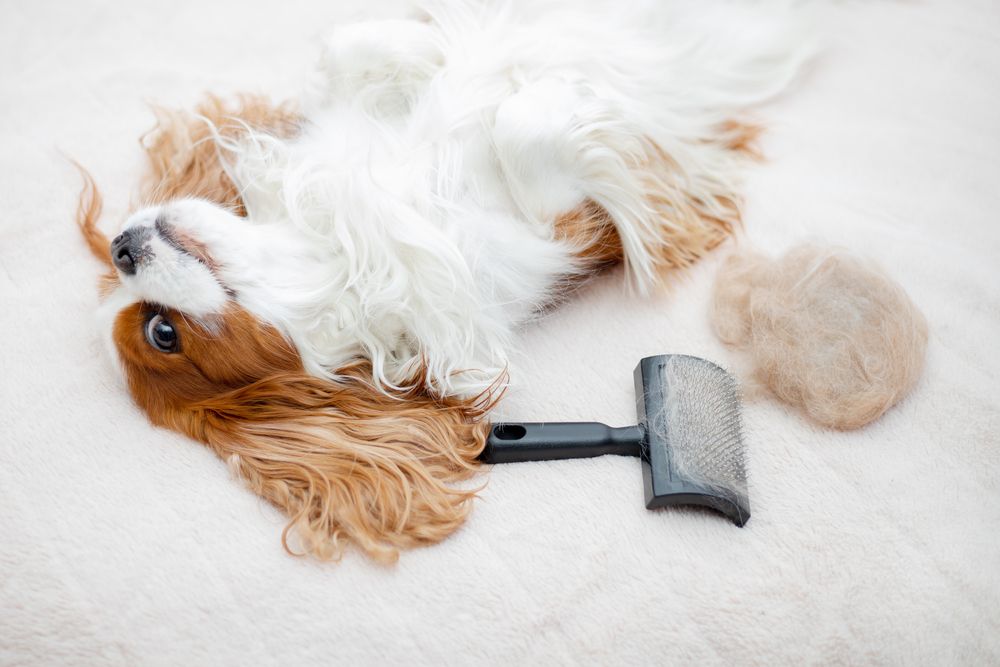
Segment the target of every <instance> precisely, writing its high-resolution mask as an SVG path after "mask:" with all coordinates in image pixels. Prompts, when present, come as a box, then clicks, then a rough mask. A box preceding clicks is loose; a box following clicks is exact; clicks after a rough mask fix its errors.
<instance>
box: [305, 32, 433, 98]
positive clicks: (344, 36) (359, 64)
mask: <svg viewBox="0 0 1000 667" xmlns="http://www.w3.org/2000/svg"><path fill="white" fill-rule="evenodd" d="M436 33H437V28H436V27H435V26H434V25H432V24H430V23H426V22H423V21H418V20H383V21H363V22H360V23H351V24H347V25H343V26H338V27H337V28H336V29H335V30H334V31H333V32H332V33H331V34H330V35H329V37H328V38H327V39H326V41H325V44H324V49H323V54H322V56H321V58H320V64H319V68H318V70H317V75H316V77H315V79H314V85H313V90H312V97H313V100H314V102H315V103H317V104H318V105H319V106H329V105H335V104H337V103H344V102H352V103H361V104H362V105H363V106H364V107H365V108H366V109H368V110H370V111H372V112H374V113H377V114H378V115H383V116H385V115H395V114H399V113H403V112H405V111H406V110H407V109H408V108H409V104H410V101H411V100H412V99H413V98H415V97H416V96H417V95H418V94H419V93H420V91H421V90H422V89H423V86H424V85H425V83H426V82H427V80H428V79H430V77H431V76H433V74H434V73H435V72H436V71H437V70H438V69H439V68H440V67H441V65H442V64H443V63H444V56H443V54H442V53H441V51H440V49H439V47H438V43H437V40H436Z"/></svg>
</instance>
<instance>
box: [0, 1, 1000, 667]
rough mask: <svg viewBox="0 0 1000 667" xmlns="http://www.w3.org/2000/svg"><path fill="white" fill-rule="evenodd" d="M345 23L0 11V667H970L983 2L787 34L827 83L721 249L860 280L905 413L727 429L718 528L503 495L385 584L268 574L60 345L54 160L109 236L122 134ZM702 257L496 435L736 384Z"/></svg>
mask: <svg viewBox="0 0 1000 667" xmlns="http://www.w3.org/2000/svg"><path fill="white" fill-rule="evenodd" d="M342 4H343V3H332V2H326V3H321V2H314V3H313V2H306V1H304V0H295V1H293V2H286V3H282V4H281V7H280V9H278V8H277V7H278V6H277V5H274V6H272V7H268V6H266V5H265V3H247V2H243V1H239V0H229V1H228V2H226V3H201V2H194V1H184V2H171V3H162V2H144V3H136V2H125V1H124V0H113V1H109V2H100V3H90V6H88V7H85V5H84V3H73V4H57V3H41V2H39V3H22V4H21V5H19V6H18V5H12V4H10V3H8V4H5V6H4V9H3V10H2V19H0V26H2V27H0V100H2V102H0V146H2V147H3V149H2V150H0V198H2V199H0V203H2V207H0V211H2V217H0V304H2V308H0V313H2V315H0V317H2V326H0V350H2V352H0V361H2V370H0V663H2V664H4V665H10V664H53V663H73V664H172V665H177V664H202V665H206V664H220V665H243V664H260V665H272V664H289V665H292V664H324V663H333V662H337V663H343V664H356V663H367V664H382V663H407V664H410V663H421V664H435V665H436V664H455V665H466V664H479V663H508V664H523V663H534V664H552V663H557V664H558V663H574V662H592V663H600V664H670V663H676V664H681V663H683V664H713V663H730V664H762V665H770V664H779V663H783V664H802V663H823V664H828V663H852V664H858V663H878V664H886V663H889V664H939V665H940V664H985V663H993V664H996V663H997V662H998V661H1000V405H998V401H1000V354H998V351H997V344H998V342H1000V225H998V224H997V215H998V213H997V212H998V211H1000V187H998V185H997V183H998V180H1000V157H998V156H1000V87H998V82H1000V9H998V5H997V3H996V2H994V1H993V0H978V1H970V2H962V3H959V2H950V1H949V0H937V1H936V2H930V1H927V2H922V1H913V2H900V3H894V2H893V3H890V2H886V3H882V2H870V3H862V2H845V3H836V4H831V5H818V6H814V7H813V8H814V10H815V11H817V12H818V14H819V19H820V20H819V25H820V26H821V30H822V32H823V33H824V34H825V35H826V37H827V40H828V47H827V50H826V52H825V53H824V55H823V56H822V57H821V58H820V59H819V60H818V61H817V62H816V64H815V65H814V66H813V67H812V68H811V69H810V70H809V71H808V72H807V73H806V74H805V76H804V77H803V78H802V80H801V81H800V82H799V83H798V84H797V86H796V88H795V90H794V91H792V92H790V94H789V95H787V96H786V97H784V98H783V99H781V100H779V101H777V102H776V103H774V104H773V105H771V106H770V107H769V108H767V109H764V110H761V112H760V116H761V117H763V118H766V119H768V120H769V122H770V127H771V129H770V132H769V133H768V135H767V137H766V139H765V141H764V147H765V149H766V152H767V154H768V155H769V158H770V160H769V162H768V163H766V164H764V165H761V166H759V167H758V168H756V169H754V170H753V171H752V173H751V174H750V177H749V182H748V186H747V191H746V192H747V216H746V220H747V235H748V237H749V239H750V241H752V242H753V243H754V244H756V245H757V246H759V247H761V248H763V249H764V250H767V251H770V252H778V251H780V250H783V249H784V248H786V247H788V246H789V245H791V244H793V243H796V242H798V241H801V240H807V239H808V240H818V241H823V242H831V243H836V244H841V245H843V246H846V247H848V248H852V249H854V250H857V251H862V252H865V253H868V254H869V255H871V256H873V257H875V258H876V259H877V260H878V261H880V262H881V263H882V265H883V266H884V267H885V268H886V269H887V270H888V271H889V272H890V273H891V274H893V275H894V276H895V277H896V278H897V279H898V280H899V281H900V282H901V283H902V284H903V285H904V286H905V287H906V288H907V289H908V290H909V292H910V294H911V295H912V297H913V299H914V300H915V302H916V303H917V304H918V305H919V306H920V307H921V308H922V309H923V310H924V312H925V313H926V315H927V317H928V320H929V322H930V327H931V340H930V346H929V352H928V363H927V370H926V374H925V376H924V378H923V380H922V381H921V383H920V385H919V386H918V388H917V389H916V391H915V393H914V394H913V395H912V396H911V397H910V398H909V399H907V400H906V401H905V402H904V403H902V404H901V405H899V406H898V407H897V408H896V409H894V410H892V411H890V412H889V413H888V414H887V415H886V416H885V417H884V418H882V419H881V420H879V421H878V422H876V423H875V424H873V425H871V426H870V427H868V428H866V429H864V430H861V431H857V432H852V433H837V432H830V431H826V430H823V429H820V428H818V427H815V426H813V425H811V424H810V423H809V422H807V421H805V420H804V419H803V418H802V417H800V416H799V415H798V414H796V413H795V412H794V411H791V410H789V409H786V408H785V407H782V406H781V405H779V404H776V403H775V402H773V401H769V400H762V401H756V402H753V403H750V404H749V405H747V407H746V421H747V427H748V444H749V459H750V465H751V472H752V480H751V484H750V492H751V498H752V503H753V512H754V513H753V518H752V519H751V521H750V523H749V524H748V525H747V526H746V528H744V529H742V530H739V529H737V528H735V527H733V526H732V525H730V524H728V523H726V522H725V521H724V520H722V519H720V518H717V517H716V516H714V515H711V514H708V513H705V512H691V511H662V512H647V511H646V510H644V509H643V507H642V490H641V483H640V473H639V466H638V463H637V462H636V461H634V460H618V459H613V458H610V457H605V458H603V459H599V460H586V461H578V462H563V463H540V464H522V465H512V466H509V467H504V468H497V469H495V470H494V471H493V472H492V473H491V474H490V475H489V485H488V486H487V487H486V489H485V490H484V491H483V492H482V498H481V500H479V501H478V503H477V507H476V509H475V511H474V513H473V515H472V517H471V520H470V521H469V522H468V524H467V525H466V526H465V527H464V529H463V530H461V531H460V532H459V533H458V534H456V535H455V536H454V537H453V538H452V539H450V540H448V541H446V542H445V543H443V544H441V545H439V546H435V547H432V548H426V549H420V550H417V551H411V552H409V553H405V554H404V555H403V557H402V560H401V561H400V563H399V564H398V565H397V566H395V567H390V568H385V567H380V566H377V565H374V564H372V563H371V562H369V561H367V560H365V559H364V558H363V557H362V556H361V555H359V554H358V553H357V552H352V553H349V554H348V555H347V557H346V558H345V559H344V561H343V562H341V563H340V564H318V563H315V562H312V561H308V560H302V559H296V558H292V557H289V556H288V555H286V554H285V553H284V552H283V551H282V550H281V548H280V546H279V541H278V540H279V533H280V530H281V526H282V525H283V521H282V518H281V517H280V516H279V515H278V514H277V513H276V512H275V511H274V510H273V509H271V508H270V507H268V506H266V505H264V504H263V503H262V502H260V501H258V499H257V498H256V497H254V496H253V495H251V494H250V493H249V492H247V491H245V490H243V488H242V487H241V486H240V485H239V484H237V483H236V482H234V481H233V480H232V479H230V477H229V474H228V473H227V471H226V469H225V466H224V465H223V464H222V463H221V462H219V461H218V460H216V458H215V457H214V456H213V455H212V454H211V453H209V452H208V451H207V450H205V449H204V448H202V447H200V446H198V445H197V444H194V443H192V442H190V441H188V440H186V439H184V438H182V437H180V436H177V435H174V434H172V433H169V432H165V431H162V430H157V429H154V428H152V427H150V426H149V425H148V424H147V422H146V421H145V419H144V417H143V416H142V415H141V414H140V413H139V411H138V410H137V409H136V408H135V407H133V405H132V404H131V403H130V401H129V399H128V397H127V396H126V394H125V393H124V390H123V389H122V387H121V385H120V384H119V382H118V381H117V379H116V378H115V376H114V374H113V373H112V371H111V369H110V367H109V365H108V364H107V363H106V361H105V360H104V359H103V358H102V352H101V349H100V346H99V344H98V339H97V335H96V333H95V331H94V329H93V328H92V326H91V322H92V312H93V310H94V304H95V301H96V298H97V297H96V293H95V289H94V285H93V281H94V278H95V276H96V274H97V270H98V265H97V263H96V262H95V261H94V260H93V259H91V258H90V257H89V256H88V255H87V254H86V252H85V250H84V246H83V244H82V242H81V240H80V239H79V238H78V236H77V234H76V232H75V230H74V229H73V226H72V224H71V222H70V219H71V211H72V209H73V206H74V201H75V199H74V198H75V195H76V192H77V189H78V186H79V179H78V177H77V175H76V174H75V173H74V172H73V170H72V169H71V167H69V165H68V164H67V162H66V160H65V159H64V158H63V157H62V156H61V155H60V153H59V152H58V151H59V150H61V151H63V152H65V154H67V155H70V156H73V157H76V158H78V159H80V160H82V161H83V162H85V163H86V165H87V166H88V167H89V168H90V169H91V170H92V171H93V172H94V174H95V176H96V177H97V180H98V182H99V183H100V184H101V186H102V187H103V189H104V192H105V194H106V195H107V200H108V202H109V210H108V211H107V216H106V222H107V223H108V225H109V226H111V224H117V222H118V221H119V220H120V219H121V215H122V214H123V213H124V212H125V210H126V208H127V200H128V194H129V191H130V188H131V187H132V185H133V184H134V182H135V179H136V176H137V169H138V168H139V167H140V164H141V156H140V152H139V149H138V147H137V145H136V144H135V139H136V137H138V136H139V134H140V133H141V132H143V131H144V130H145V129H147V128H148V127H149V126H150V125H151V115H150V113H149V112H148V109H147V107H146V106H144V104H145V102H146V101H159V102H163V103H168V104H172V105H184V106H186V105H190V104H192V103H193V102H194V101H195V100H196V99H197V98H198V96H199V95H200V94H201V92H202V91H205V90H214V91H223V92H225V91H238V90H246V89H251V90H261V91H265V92H268V93H272V94H274V95H276V96H279V97H280V96H284V95H288V94H291V93H293V92H294V91H295V90H296V88H297V86H298V85H299V83H300V81H301V78H302V76H303V75H304V72H305V71H306V68H307V66H308V65H309V64H310V62H311V60H312V58H313V57H314V54H315V40H314V39H313V38H314V37H315V36H317V35H318V34H319V33H320V32H321V29H322V27H323V26H324V25H327V24H329V23H330V22H332V21H333V20H335V19H337V18H339V17H341V16H344V15H346V10H345V9H344V7H342V6H338V5H342ZM356 4H357V5H359V6H360V8H361V9H360V11H361V12H362V13H364V14H366V15H373V14H378V15H383V14H388V13H391V11H390V8H387V7H383V6H382V5H377V6H371V5H370V3H362V2H358V3H356ZM140 5H141V6H140ZM720 258H721V255H717V256H715V257H713V258H711V259H709V260H708V261H705V262H703V263H702V264H701V265H699V266H698V267H697V268H695V269H694V270H692V271H689V272H687V273H686V274H685V275H683V276H680V277H678V280H677V282H676V288H675V289H674V290H673V291H672V293H670V294H664V295H661V296H659V297H658V298H655V299H652V300H639V299H637V298H635V297H632V296H630V295H628V294H627V292H626V291H625V290H624V289H622V288H621V286H620V281H619V280H618V278H620V276H619V275H615V274H613V275H610V276H606V277H604V278H601V279H599V280H598V281H596V282H595V283H594V284H592V285H591V286H589V287H587V288H586V289H585V290H583V291H582V292H581V294H579V296H578V298H576V299H575V300H574V301H572V302H571V303H569V304H568V305H566V306H565V307H563V308H561V309H560V310H558V311H557V312H555V313H554V314H552V315H551V316H549V317H547V318H546V319H545V320H544V321H543V322H541V323H539V324H537V325H535V326H532V327H530V328H529V329H528V330H527V331H526V332H525V334H524V339H525V346H524V347H525V355H524V358H523V360H522V361H521V363H520V364H519V366H518V367H517V368H516V369H515V372H516V379H517V381H518V385H517V387H516V389H515V390H514V391H513V392H512V393H511V395H510V397H509V399H508V400H507V401H506V403H505V405H504V407H503V414H504V415H506V416H509V417H515V418H522V419H567V420H569V419H599V420H605V421H607V422H609V423H612V424H625V423H628V422H630V420H632V419H633V418H634V407H633V403H632V385H631V371H632V368H633V366H634V364H635V362H636V361H637V360H638V359H639V358H640V357H641V356H644V355H648V354H655V353H661V352H668V351H669V352H685V353H691V354H697V355H702V356H706V357H709V358H712V359H715V360H718V361H720V362H721V363H723V364H726V365H730V366H733V365H735V363H736V357H735V355H734V354H733V353H732V352H731V351H729V350H727V349H726V348H724V347H723V346H722V345H721V344H719V343H718V342H717V341H716V340H715V339H714V338H713V336H712V335H711V334H710V331H709V328H708V324H707V313H706V304H707V297H708V294H709V291H710V287H711V283H712V278H713V275H714V271H715V268H716V267H717V265H718V262H719V259H720Z"/></svg>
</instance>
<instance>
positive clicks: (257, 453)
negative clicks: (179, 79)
mask: <svg viewBox="0 0 1000 667" xmlns="http://www.w3.org/2000/svg"><path fill="white" fill-rule="evenodd" d="M449 7H450V8H449V10H448V11H441V12H430V13H429V14H428V15H426V16H422V17H421V18H420V19H414V20H398V21H377V22H367V23H357V24H352V25H346V26H343V27H340V28H338V29H337V30H335V31H334V32H333V33H332V34H331V35H330V37H329V39H328V40H327V42H326V45H325V49H324V51H323V54H322V57H321V59H320V64H319V67H318V68H317V70H316V73H315V75H314V77H313V79H312V84H311V85H310V87H309V89H308V90H307V91H306V93H305V94H303V96H302V98H301V99H300V100H296V101H295V102H292V103H285V104H279V105H273V104H271V103H269V102H268V101H267V100H266V99H264V98H262V97H255V96H241V97H238V98H236V99H235V100H229V101H223V100H221V99H219V98H215V97H210V98H208V99H207V100H206V101H205V102H204V103H202V104H201V105H200V106H199V107H198V109H197V110H196V113H194V114H189V113H180V112H167V111H162V110H159V111H158V112H157V116H158V118H157V120H158V124H157V127H156V129H155V130H154V131H153V132H152V133H151V134H150V135H148V136H147V137H146V141H145V146H146V150H147V153H148V157H149V161H150V173H149V176H148V179H147V180H146V182H145V183H144V185H143V188H142V191H141V199H142V201H143V203H144V205H143V207H142V208H140V209H138V210H136V211H135V212H134V213H132V214H131V215H130V216H129V218H128V219H127V220H126V221H125V224H124V227H123V229H122V230H121V233H120V234H119V235H118V236H116V237H115V238H114V239H113V240H112V241H110V243H109V242H108V241H107V239H106V238H104V236H103V235H102V234H101V232H100V231H98V229H97V226H96V221H97V219H98V217H99V215H100V206H101V201H100V197H99V195H98V193H97V190H96V188H95V187H94V184H93V182H92V181H91V180H89V177H88V178H87V187H86V188H85V189H84V192H83V194H82V195H81V203H80V204H81V205H80V211H79V215H78V219H79V223H80V225H81V228H82V230H83V232H84V235H85V237H86V239H87V241H88V244H89V246H90V249H91V250H92V251H93V252H94V254H96V255H97V256H98V257H99V258H101V259H102V260H103V261H105V262H106V263H107V264H108V266H109V269H110V272H109V273H108V274H107V275H106V276H105V277H104V278H103V281H102V286H101V293H102V300H101V305H100V309H99V316H100V321H101V327H102V330H103V335H104V336H105V337H106V340H107V342H108V346H109V348H110V350H111V354H112V357H113V359H114V360H115V362H116V363H117V365H118V367H119V368H120V369H121V372H122V373H123V375H124V378H125V380H126V383H127V386H128V388H129V390H130V391H131V394H132V396H133V398H134V399H135V401H136V403H137V404H138V405H139V406H140V407H141V408H142V409H143V410H144V411H145V412H146V414H147V415H148V416H149V418H150V420H151V421H152V422H153V423H155V424H157V425H161V426H166V427H168V428H171V429H175V430H177V431H180V432H182V433H185V434H187V435H188V436H190V437H192V438H195V439H197V440H200V441H202V442H204V443H205V444H207V445H208V446H210V447H211V448H212V449H214V450H215V451H216V452H217V453H218V454H219V456H221V457H222V458H223V459H224V460H226V461H227V462H228V464H229V466H230V467H231V469H232V470H233V471H234V472H235V473H236V474H237V475H238V476H239V477H240V478H242V479H243V480H245V482H246V483H247V484H248V485H249V486H250V488H252V489H253V490H254V491H255V492H257V493H259V494H260V495H262V496H263V497H264V498H266V499H267V500H269V501H270V502H272V503H274V504H275V505H277V506H278V507H279V508H281V509H282V510H284V511H285V512H286V513H287V514H288V515H289V517H290V522H289V525H288V527H286V529H285V533H284V534H283V538H282V539H283V543H284V544H285V547H286V548H288V549H291V548H292V547H291V546H290V541H289V540H290V538H291V536H292V534H294V535H295V540H296V542H295V544H296V550H299V551H304V552H308V553H312V554H314V555H316V556H318V557H321V558H337V557H339V556H340V554H341V553H342V550H343V547H344V546H345V545H347V544H349V543H353V544H355V545H357V546H359V547H360V548H362V549H363V550H364V551H365V552H367V553H368V554H369V555H371V556H372V557H374V558H376V559H379V560H382V561H390V560H393V559H395V558H396V557H397V554H398V548H399V547H408V546H413V545H419V544H426V543H431V542H435V541H438V540H440V539H442V538H444V537H445V536H447V535H448V534H450V533H451V532H453V531H454V530H455V529H456V528H457V527H458V526H459V525H460V524H461V522H462V521H463V520H464V518H465V516H466V514H467V513H468V511H469V508H470V503H469V501H470V499H471V498H472V496H473V495H474V493H475V491H474V490H470V489H468V488H467V487H466V488H456V487H455V486H454V483H455V482H458V481H460V480H462V479H465V478H467V477H469V476H470V475H471V474H472V473H474V471H475V470H476V460H477V456H478V455H479V453H480V451H481V450H482V447H483V444H484V440H485V436H486V429H487V427H486V425H485V424H484V423H482V421H481V417H482V416H483V415H484V414H485V413H486V411H487V410H489V408H490V407H491V406H492V405H493V404H494V403H495V401H496V400H498V398H499V397H500V396H501V394H502V393H503V390H504V388H505V386H506V383H507V368H508V357H509V354H510V351H511V349H512V346H513V345H514V342H513V338H514V332H515V329H516V327H517V326H518V325H519V324H521V323H523V322H524V321H526V320H527V319H529V318H531V317H532V316H533V315H534V314H536V313H537V312H538V311H539V310H540V309H543V308H545V307H546V306H548V305H550V304H552V303H554V302H556V301H558V299H559V298H560V295H562V294H564V293H565V292H566V291H567V290H568V289H569V288H572V287H573V286H574V285H575V284H577V283H578V282H579V281H581V280H583V279H585V278H587V277H588V276H590V275H592V274H594V273H595V272H597V271H599V270H601V269H602V268H604V267H607V266H609V265H612V264H616V263H619V262H624V263H625V265H626V267H627V275H628V278H629V280H630V281H631V282H632V283H633V284H634V286H635V287H636V288H637V292H639V293H642V292H646V291H648V290H650V289H652V288H654V287H655V286H656V284H657V283H658V281H659V280H660V279H661V277H662V276H663V274H664V272H665V271H666V270H668V269H671V268H675V267H683V266H686V265H688V264H690V263H691V262H693V261H695V260H697V259H698V258H699V257H701V256H702V255H704V254H705V253H706V252H708V251H709V250H710V249H711V248H713V247H714V246H716V245H717V244H719V243H720V242H721V241H722V240H724V238H725V237H726V236H727V235H728V234H729V233H730V232H731V230H732V229H733V228H734V226H736V225H737V224H738V223H739V220H740V217H739V216H740V213H739V198H738V194H737V183H738V174H739V171H740V168H741V165H742V164H743V163H744V162H745V161H746V158H747V157H748V155H749V154H750V153H751V142H752V139H753V138H754V135H755V131H756V130H755V128H754V127H752V126H749V125H746V124H743V123H741V122H738V121H737V120H736V119H737V118H738V117H739V114H740V112H741V110H743V109H744V108H746V107H747V106H748V105H752V104H754V103H756V102H759V101H761V100H763V99H765V98H767V97H769V96H771V95H772V94H774V93H775V92H777V91H778V90H780V89H781V88H782V87H783V86H784V85H785V84H786V83H787V82H788V80H789V78H790V77H791V76H792V75H793V73H794V70H795V69H796V66H797V63H798V58H797V57H796V50H795V49H794V48H791V47H790V46H789V44H788V42H787V41H782V40H776V41H772V42H771V43H769V44H767V45H761V44H756V45H753V44H744V45H742V46H741V47H739V48H737V47H735V46H733V44H732V43H730V42H727V43H726V44H725V45H718V44H717V43H716V42H717V41H719V40H721V38H718V39H713V35H711V34H701V35H700V37H699V38H698V39H697V40H696V39H694V38H692V37H691V34H690V33H687V32H685V31H682V30H681V29H680V28H678V29H676V30H674V29H669V30H667V31H666V32H664V31H663V30H660V29H657V28H655V27H653V26H646V27H642V26H622V25H614V22H613V21H609V20H608V17H598V16H594V15H584V14H581V13H569V12H563V13H560V12H549V13H546V14H544V15H542V16H540V17H533V18H532V19H531V20H530V21H523V20H519V19H518V18H517V17H516V16H515V15H514V14H513V13H512V12H509V11H500V10H497V11H490V10H483V9H479V10H476V11H472V10H471V9H469V8H460V7H454V6H449ZM713 44H716V46H718V48H712V47H713ZM723 47H724V48H723Z"/></svg>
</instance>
